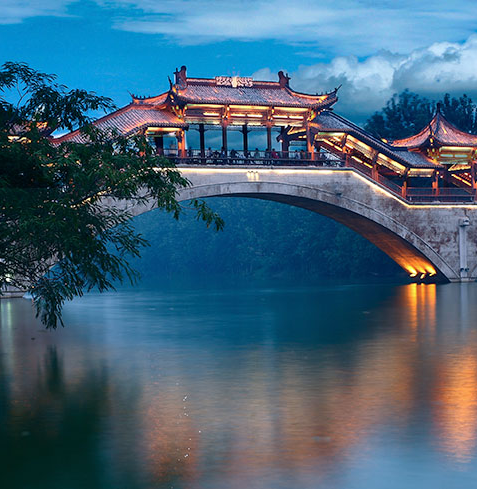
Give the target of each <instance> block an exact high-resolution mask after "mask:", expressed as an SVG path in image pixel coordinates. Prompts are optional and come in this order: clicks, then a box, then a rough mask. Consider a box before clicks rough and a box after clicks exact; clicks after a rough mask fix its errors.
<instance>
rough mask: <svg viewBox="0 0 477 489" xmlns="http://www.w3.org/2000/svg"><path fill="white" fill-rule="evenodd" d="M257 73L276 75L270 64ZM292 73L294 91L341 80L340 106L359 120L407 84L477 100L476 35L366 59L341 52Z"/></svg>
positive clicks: (257, 75)
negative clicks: (463, 40)
mask: <svg viewBox="0 0 477 489" xmlns="http://www.w3.org/2000/svg"><path fill="white" fill-rule="evenodd" d="M253 76H254V78H256V79H265V80H275V79H276V78H277V75H276V74H275V73H272V72H271V71H270V69H268V68H263V69H261V70H259V71H257V72H256V73H254V75H253ZM291 77H292V80H291V86H292V87H293V88H294V89H296V90H299V91H304V92H309V93H316V92H322V91H328V90H330V89H332V88H334V87H336V86H338V85H340V84H342V88H341V90H340V92H339V98H340V101H339V102H338V105H337V106H336V109H337V111H338V112H341V113H343V114H345V115H348V116H349V117H352V118H354V119H357V120H358V121H360V120H363V119H365V118H367V117H368V116H369V115H370V114H371V113H372V112H374V111H376V110H379V109H380V108H381V107H383V106H384V104H385V103H386V101H387V100H388V99H389V98H390V97H392V95H393V94H394V93H399V92H401V91H402V90H404V89H406V88H409V89H410V90H411V91H414V92H417V93H419V94H421V95H425V96H428V97H430V98H439V97H441V96H442V95H443V94H444V93H446V92H449V93H451V94H454V95H462V94H463V93H467V94H468V95H469V96H471V97H474V98H475V99H477V35H472V36H470V37H469V38H468V39H467V41H465V42H462V43H449V42H440V43H434V44H432V45H431V46H429V47H427V48H422V49H415V50H413V51H411V52H410V53H409V54H407V55H402V54H393V53H391V52H386V51H381V52H380V53H378V54H375V55H372V56H369V57H367V58H365V59H362V60H360V59H358V58H357V57H356V56H338V57H335V58H334V59H332V60H331V61H330V62H321V63H317V64H313V65H310V66H301V67H300V68H299V69H298V70H297V71H296V72H295V73H291Z"/></svg>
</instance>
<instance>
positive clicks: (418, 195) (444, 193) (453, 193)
mask: <svg viewBox="0 0 477 489" xmlns="http://www.w3.org/2000/svg"><path fill="white" fill-rule="evenodd" d="M406 198H407V200H409V201H410V202H473V201H474V200H475V190H472V189H469V190H466V189H464V188H454V187H452V188H437V189H436V188H427V187H426V188H418V187H409V188H407V190H406Z"/></svg>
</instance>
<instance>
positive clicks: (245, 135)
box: [242, 124, 249, 156]
mask: <svg viewBox="0 0 477 489" xmlns="http://www.w3.org/2000/svg"><path fill="white" fill-rule="evenodd" d="M248 133H249V130H248V127H247V124H244V125H243V126H242V134H243V154H244V156H245V155H246V154H247V153H248Z"/></svg>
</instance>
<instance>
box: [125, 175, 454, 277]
mask: <svg viewBox="0 0 477 489" xmlns="http://www.w3.org/2000/svg"><path fill="white" fill-rule="evenodd" d="M207 197H247V198H254V199H261V200H269V201H274V202H280V203H284V204H288V205H293V206H295V207H300V208H303V209H307V210H310V211H313V212H316V213H318V214H321V215H323V216H326V217H329V218H331V219H333V220H335V221H337V222H339V223H341V224H343V225H344V226H346V227H348V228H350V229H352V230H353V231H355V232H357V233H358V234H360V235H361V236H363V237H364V238H365V239H367V240H368V241H370V242H371V243H373V244H374V245H375V246H377V247H378V248H379V249H381V250H382V251H383V252H384V253H386V254H387V255H388V256H389V257H390V258H391V259H392V260H394V261H395V262H396V263H397V264H398V265H400V266H401V267H402V268H404V269H405V270H406V271H407V272H409V273H412V272H413V271H414V270H415V271H416V272H417V273H418V275H420V274H421V273H423V272H426V273H427V274H428V276H429V274H431V275H432V280H433V281H448V280H449V278H452V277H454V276H455V275H456V272H455V271H454V270H453V269H452V268H451V267H450V266H449V265H448V264H447V263H446V262H445V261H444V260H443V259H442V257H440V256H439V254H437V253H436V251H435V250H433V249H432V248H431V246H430V245H429V244H427V243H426V242H425V241H424V240H423V239H422V238H421V237H419V236H418V235H417V234H416V233H414V232H413V231H411V230H410V229H408V228H407V227H406V226H405V225H404V224H402V223H400V222H399V221H398V220H395V219H393V217H392V216H389V215H387V214H386V213H385V212H381V211H380V210H379V209H374V208H371V207H369V206H367V205H365V204H363V203H360V202H357V201H355V200H350V199H347V198H346V197H345V196H341V195H337V194H336V193H334V192H333V191H326V190H323V189H318V188H313V187H304V186H297V185H290V184H280V183H268V182H240V183H222V184H211V185H200V186H191V187H189V188H187V189H184V190H182V191H180V192H179V195H178V199H179V200H180V201H185V200H190V199H195V198H197V199H200V198H207ZM153 209H154V206H141V207H140V208H134V209H130V210H131V211H132V213H133V214H134V215H139V214H142V213H144V212H147V211H149V210H153Z"/></svg>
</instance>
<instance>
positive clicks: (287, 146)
mask: <svg viewBox="0 0 477 489" xmlns="http://www.w3.org/2000/svg"><path fill="white" fill-rule="evenodd" d="M289 150H290V141H288V139H285V138H283V139H282V153H283V156H284V157H285V158H288V157H289V154H288V152H289Z"/></svg>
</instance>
